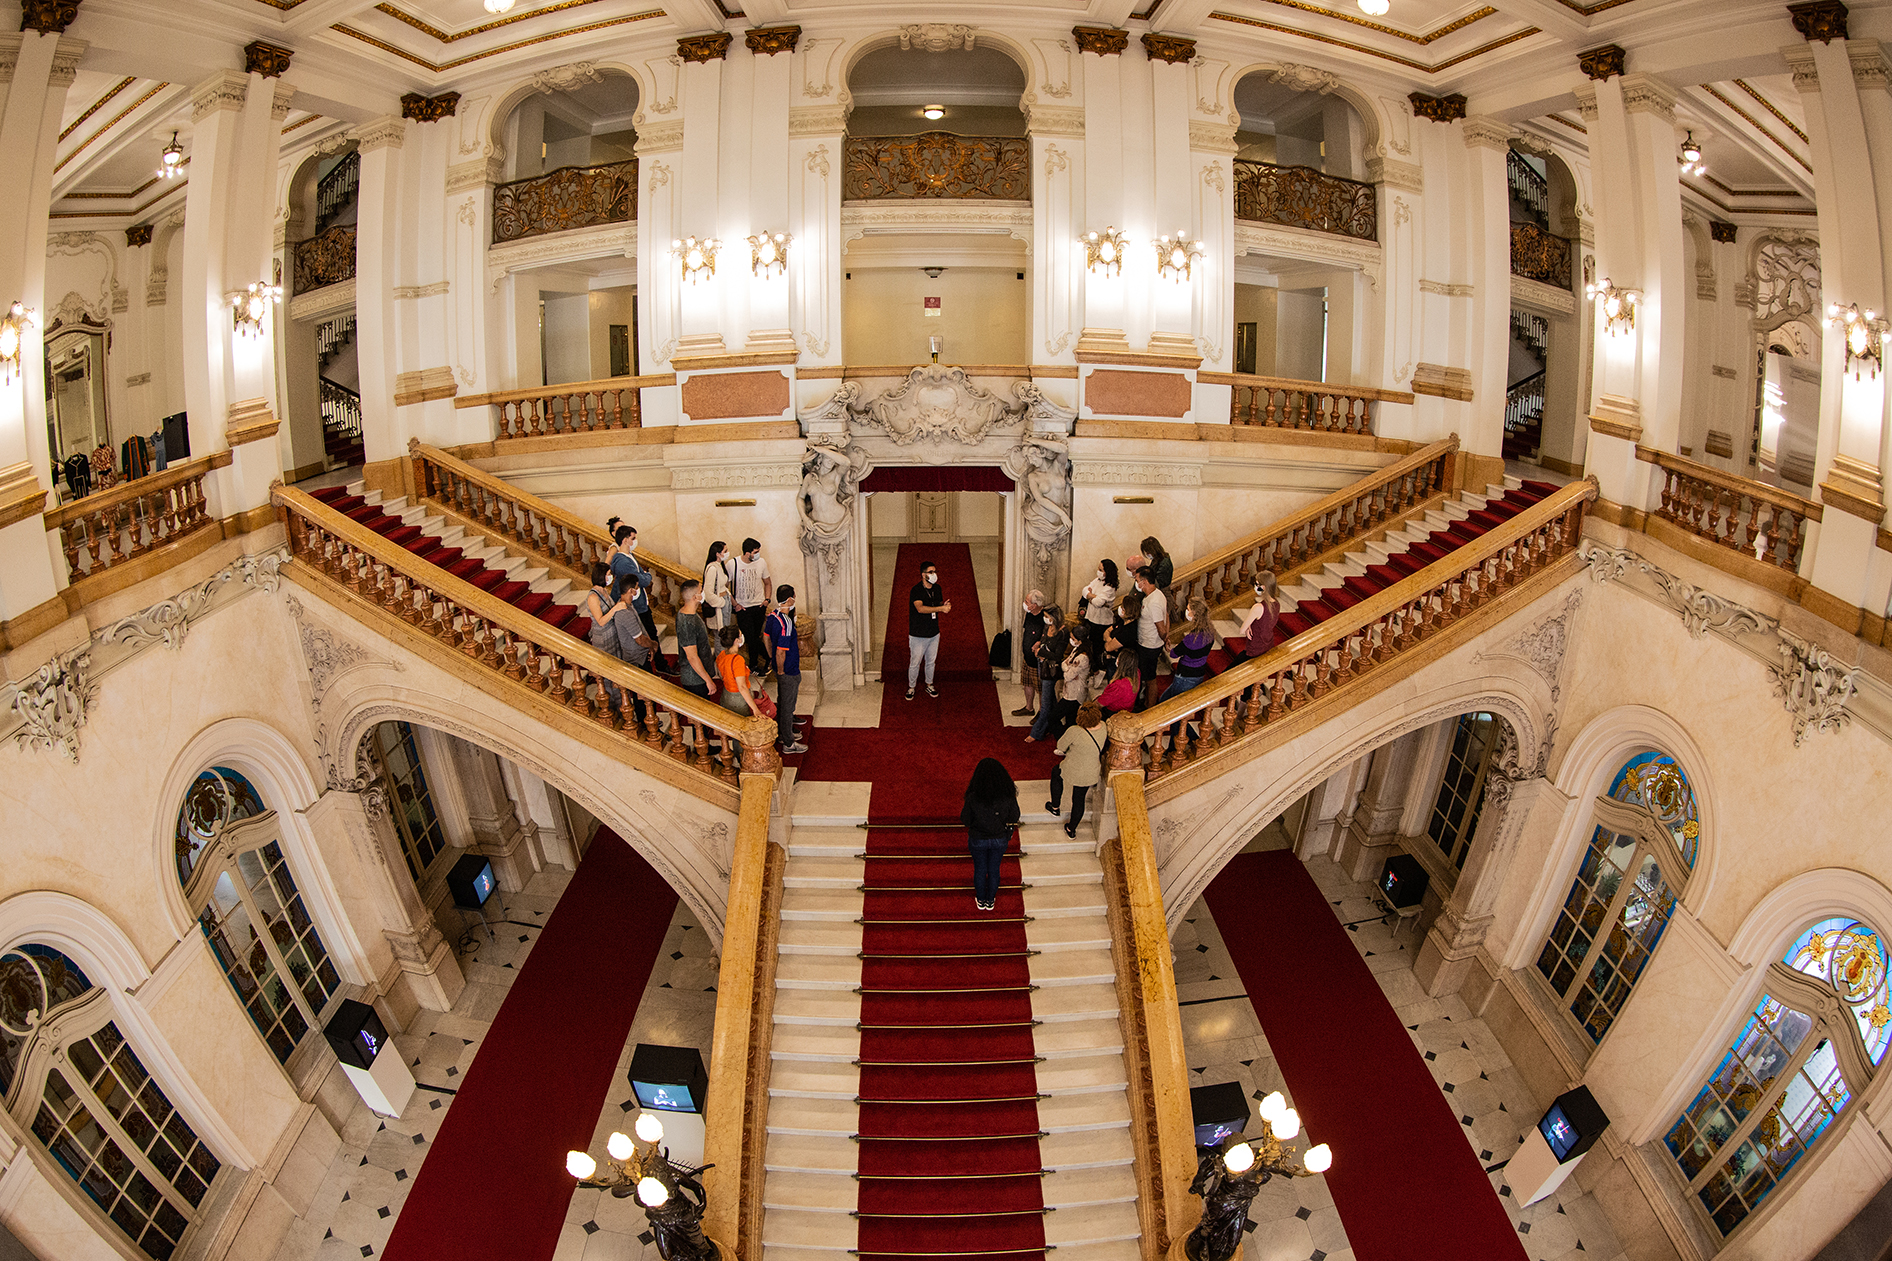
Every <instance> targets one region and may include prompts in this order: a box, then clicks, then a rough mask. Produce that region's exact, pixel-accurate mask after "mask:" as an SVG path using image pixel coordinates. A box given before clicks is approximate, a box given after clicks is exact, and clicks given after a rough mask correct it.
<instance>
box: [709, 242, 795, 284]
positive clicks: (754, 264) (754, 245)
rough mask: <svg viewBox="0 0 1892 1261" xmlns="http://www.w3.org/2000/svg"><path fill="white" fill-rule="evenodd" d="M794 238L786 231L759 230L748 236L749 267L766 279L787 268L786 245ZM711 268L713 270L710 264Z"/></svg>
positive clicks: (779, 273) (777, 274)
mask: <svg viewBox="0 0 1892 1261" xmlns="http://www.w3.org/2000/svg"><path fill="white" fill-rule="evenodd" d="M794 239H795V238H794V237H792V236H790V235H789V234H788V233H786V232H759V233H757V234H756V235H755V236H752V237H750V238H749V268H750V270H751V271H753V272H754V273H755V274H756V275H757V276H758V277H761V278H763V279H767V278H768V277H770V276H779V275H781V274H782V273H783V272H785V271H787V270H788V247H789V243H790V242H792V241H793V240H794ZM711 270H712V271H713V270H715V268H714V267H713V266H712V268H711Z"/></svg>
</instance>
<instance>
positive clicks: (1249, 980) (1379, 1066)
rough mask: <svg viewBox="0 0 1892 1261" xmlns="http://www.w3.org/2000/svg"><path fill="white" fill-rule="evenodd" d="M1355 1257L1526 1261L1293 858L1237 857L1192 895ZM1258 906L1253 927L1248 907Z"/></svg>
mask: <svg viewBox="0 0 1892 1261" xmlns="http://www.w3.org/2000/svg"><path fill="white" fill-rule="evenodd" d="M1204 897H1205V899H1206V900H1207V902H1208V904H1209V910H1210V912H1211V913H1212V914H1213V915H1214V916H1215V922H1216V926H1217V927H1218V928H1219V929H1220V930H1221V932H1222V939H1223V941H1224V942H1226V943H1227V945H1228V948H1229V953H1230V954H1231V955H1233V956H1234V959H1235V967H1236V969H1237V970H1238V971H1239V972H1240V973H1241V976H1242V984H1243V986H1244V987H1245V988H1246V989H1247V990H1248V995H1249V999H1250V1001H1252V1002H1253V1003H1254V1005H1255V1014H1256V1015H1257V1016H1259V1017H1260V1018H1261V1027H1262V1031H1263V1032H1264V1033H1265V1034H1266V1036H1267V1039H1268V1046H1269V1048H1270V1049H1271V1050H1272V1051H1273V1052H1274V1056H1275V1059H1276V1061H1277V1062H1278V1063H1279V1064H1280V1065H1281V1073H1282V1076H1283V1077H1284V1078H1286V1080H1287V1083H1288V1089H1289V1090H1290V1091H1291V1092H1292V1093H1293V1095H1294V1106H1295V1109H1296V1110H1297V1111H1298V1112H1299V1113H1300V1114H1301V1121H1302V1124H1303V1125H1304V1127H1305V1132H1306V1133H1307V1134H1308V1135H1310V1136H1311V1140H1310V1141H1314V1142H1322V1143H1329V1144H1331V1145H1332V1146H1333V1149H1334V1167H1333V1168H1332V1169H1331V1170H1329V1171H1328V1173H1327V1188H1328V1190H1330V1191H1331V1192H1333V1197H1334V1207H1335V1208H1337V1209H1338V1210H1339V1211H1340V1220H1341V1221H1342V1222H1343V1223H1345V1225H1346V1227H1347V1238H1348V1240H1349V1241H1350V1242H1351V1243H1352V1245H1353V1252H1354V1255H1355V1256H1356V1257H1358V1258H1359V1261H1466V1259H1467V1258H1471V1257H1476V1258H1478V1261H1507V1259H1508V1258H1515V1261H1525V1252H1524V1248H1523V1245H1522V1244H1521V1243H1520V1242H1519V1240H1518V1236H1517V1231H1516V1230H1515V1229H1514V1228H1513V1227H1512V1225H1511V1222H1510V1219H1509V1218H1507V1217H1506V1216H1505V1211H1504V1207H1503V1206H1502V1205H1500V1204H1499V1203H1498V1197H1497V1196H1496V1195H1495V1194H1494V1193H1493V1191H1492V1189H1491V1183H1490V1182H1489V1181H1488V1180H1487V1177H1486V1174H1485V1172H1484V1169H1483V1168H1482V1167H1481V1166H1480V1165H1479V1163H1478V1160H1477V1158H1476V1156H1475V1155H1474V1153H1473V1152H1472V1150H1471V1147H1470V1146H1469V1145H1468V1144H1467V1143H1466V1141H1465V1136H1464V1132H1463V1130H1462V1128H1461V1126H1460V1125H1459V1122H1458V1118H1457V1117H1455V1116H1453V1115H1452V1110H1451V1109H1450V1108H1448V1107H1447V1106H1446V1103H1445V1097H1444V1096H1443V1095H1441V1094H1440V1093H1439V1088H1438V1086H1437V1084H1436V1083H1434V1082H1433V1080H1432V1075H1431V1074H1430V1073H1428V1072H1427V1071H1426V1067H1425V1063H1424V1061H1422V1060H1421V1059H1420V1057H1419V1052H1418V1051H1417V1050H1415V1049H1414V1048H1413V1044H1412V1038H1411V1037H1410V1036H1408V1034H1407V1032H1406V1028H1405V1026H1404V1025H1402V1024H1400V1023H1399V1018H1398V1017H1397V1016H1395V1015H1394V1014H1393V1009H1392V1007H1391V1005H1389V1004H1388V1003H1387V1001H1386V996H1385V994H1384V993H1383V992H1382V991H1381V990H1380V987H1379V983H1378V982H1377V981H1375V980H1374V979H1373V973H1372V972H1371V971H1370V970H1369V969H1368V968H1367V965H1366V961H1365V960H1363V959H1362V958H1361V957H1360V954H1359V952H1358V951H1357V950H1355V949H1354V947H1353V942H1352V941H1351V940H1350V939H1349V938H1348V935H1347V931H1346V930H1345V929H1344V928H1342V927H1341V925H1340V923H1339V921H1338V920H1336V919H1335V918H1334V913H1333V907H1332V906H1331V905H1329V903H1328V902H1327V900H1326V899H1325V898H1324V897H1322V895H1321V892H1320V889H1319V888H1318V887H1317V886H1316V885H1315V884H1314V881H1313V879H1312V878H1311V877H1310V876H1309V875H1308V874H1307V868H1306V867H1305V866H1303V865H1302V863H1301V861H1300V859H1298V858H1296V857H1295V856H1294V855H1293V853H1291V852H1289V851H1286V850H1281V851H1275V852H1271V853H1265V854H1242V855H1239V856H1238V857H1236V858H1235V859H1233V860H1232V861H1231V862H1230V863H1229V865H1228V866H1226V867H1224V868H1223V869H1222V872H1221V874H1220V875H1218V876H1217V877H1216V878H1215V880H1214V881H1213V882H1211V883H1210V885H1209V889H1208V892H1207V893H1206V894H1205V895H1204ZM1257 907H1266V908H1267V913H1266V915H1265V916H1264V917H1263V918H1262V919H1260V920H1257V918H1256V916H1255V908H1257Z"/></svg>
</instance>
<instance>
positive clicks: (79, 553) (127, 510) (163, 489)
mask: <svg viewBox="0 0 1892 1261" xmlns="http://www.w3.org/2000/svg"><path fill="white" fill-rule="evenodd" d="M228 463H230V453H229V452H228V451H219V452H217V453H215V454H213V455H202V456H198V457H197V458H196V459H194V460H183V461H180V462H178V463H176V464H173V465H171V466H170V467H168V468H166V469H165V470H164V471H163V472H162V473H153V474H152V475H150V476H149V477H140V478H137V479H135V480H133V481H129V482H120V483H119V484H118V485H117V486H114V487H112V488H111V489H109V490H99V491H94V492H93V493H91V494H90V495H87V496H85V497H84V498H82V499H75V500H73V501H72V502H71V503H67V504H62V505H60V506H59V507H57V508H55V509H53V510H52V511H51V512H48V513H46V515H45V521H46V529H47V530H48V531H49V532H50V531H53V530H57V531H59V545H60V550H61V551H63V552H64V553H65V554H66V570H67V572H68V574H69V575H70V580H71V581H72V582H74V583H77V582H79V581H81V580H82V579H85V578H90V577H92V576H94V575H97V574H102V573H104V572H105V571H106V570H108V569H110V568H112V567H113V566H114V565H121V564H123V563H125V562H126V561H129V560H131V559H133V558H134V557H138V556H143V555H144V554H145V553H147V552H149V551H151V550H152V549H154V548H157V547H160V546H163V545H165V544H167V543H175V542H177V541H179V540H180V539H182V538H184V537H185V536H186V535H188V534H192V533H194V532H196V531H198V530H202V529H206V528H211V527H214V526H215V525H216V524H217V520H216V518H215V517H213V516H212V515H211V514H210V506H209V503H208V502H207V501H206V500H205V498H204V478H205V477H206V476H207V475H208V474H209V473H210V471H211V470H212V469H219V468H222V467H223V466H224V465H226V464H228Z"/></svg>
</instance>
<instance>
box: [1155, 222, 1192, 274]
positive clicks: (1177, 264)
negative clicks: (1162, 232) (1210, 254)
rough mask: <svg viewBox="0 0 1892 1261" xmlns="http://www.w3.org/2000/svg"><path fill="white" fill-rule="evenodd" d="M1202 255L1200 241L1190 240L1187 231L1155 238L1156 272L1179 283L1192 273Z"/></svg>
mask: <svg viewBox="0 0 1892 1261" xmlns="http://www.w3.org/2000/svg"><path fill="white" fill-rule="evenodd" d="M1203 255H1204V251H1203V248H1202V242H1201V241H1192V240H1190V239H1189V235H1188V234H1187V233H1184V232H1178V233H1177V234H1176V235H1175V236H1173V237H1169V236H1159V237H1157V238H1156V273H1157V275H1159V276H1168V277H1169V278H1170V279H1171V280H1174V281H1176V282H1178V283H1181V282H1182V281H1185V280H1188V279H1189V278H1190V276H1191V275H1192V274H1194V271H1195V266H1196V264H1197V263H1198V262H1200V261H1202V258H1203Z"/></svg>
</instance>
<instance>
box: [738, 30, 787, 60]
mask: <svg viewBox="0 0 1892 1261" xmlns="http://www.w3.org/2000/svg"><path fill="white" fill-rule="evenodd" d="M742 39H743V43H745V44H747V45H748V46H749V51H750V52H752V53H754V54H756V55H757V56H758V57H773V56H775V54H777V53H792V52H794V51H795V44H796V41H798V40H800V39H801V27H799V26H758V27H755V28H753V29H752V30H750V31H748V32H746V33H745V34H744V35H743V37H742Z"/></svg>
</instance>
